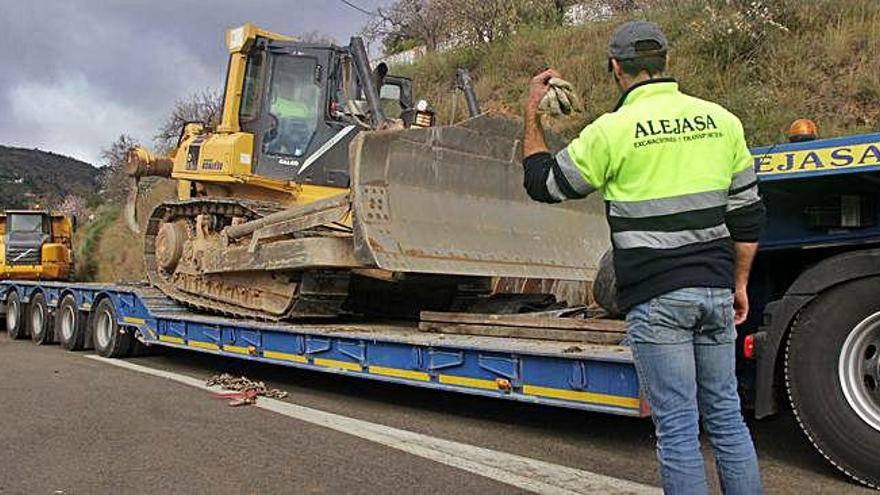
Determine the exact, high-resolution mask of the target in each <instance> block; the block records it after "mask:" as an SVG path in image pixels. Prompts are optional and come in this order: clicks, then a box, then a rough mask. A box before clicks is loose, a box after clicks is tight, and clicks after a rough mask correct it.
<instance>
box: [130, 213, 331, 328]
mask: <svg viewBox="0 0 880 495" xmlns="http://www.w3.org/2000/svg"><path fill="white" fill-rule="evenodd" d="M282 209H284V208H283V206H281V205H279V204H276V203H271V202H265V201H249V200H236V199H226V198H199V199H190V200H182V201H169V202H165V203H162V204H160V205H159V206H157V207H156V208H155V209H154V210H153V213H152V214H151V216H150V218H149V220H148V222H147V228H146V232H145V236H144V263H145V265H146V271H147V276H148V277H149V279H150V282H152V283H153V284H154V285H155V286H156V287H158V288H159V289H160V290H161V291H162V292H163V293H165V294H166V295H167V296H168V297H171V298H172V299H174V300H175V301H177V302H179V303H181V304H184V305H186V306H188V307H190V308H193V309H195V310H198V311H203V312H209V313H215V314H220V315H223V316H228V317H237V318H249V319H257V320H263V321H280V320H284V319H288V318H290V317H291V316H295V315H293V314H291V313H292V312H293V310H294V306H295V303H296V302H297V300H298V296H296V297H294V298H292V299H291V301H290V304H289V307H288V309H289V310H288V311H287V312H285V313H284V314H280V315H271V314H267V313H265V312H262V311H257V310H253V309H249V308H246V307H243V306H240V305H237V304H232V303H229V302H224V301H221V300H218V299H215V298H212V297H205V296H200V295H196V294H193V293H192V292H188V291H185V290H182V289H180V288H179V287H177V286H175V284H174V282H173V281H171V280H169V279H167V278H165V277H163V276H162V275H161V274H160V268H159V266H158V264H157V261H156V249H155V243H156V236H157V234H158V232H159V228H160V226H161V225H162V224H163V223H164V222H168V221H172V220H175V219H187V220H190V221H191V220H192V219H194V218H195V217H196V216H198V215H202V214H212V215H221V216H229V217H241V218H244V219H245V220H246V221H252V220H256V219H258V218H261V217H264V216H266V215H270V214H272V213H275V212H278V211H280V210H282ZM189 228H192V227H191V226H190V227H189ZM211 283H212V284H213V285H215V286H217V285H223V284H222V282H218V281H216V280H215V281H212V282H211ZM228 289H229V290H235V289H237V287H234V286H231V285H228ZM219 290H222V288H221V289H219ZM342 299H344V297H343V298H342ZM324 302H325V303H327V304H329V305H333V304H336V305H338V304H341V299H339V298H337V299H336V300H330V299H326V296H325V300H324Z"/></svg>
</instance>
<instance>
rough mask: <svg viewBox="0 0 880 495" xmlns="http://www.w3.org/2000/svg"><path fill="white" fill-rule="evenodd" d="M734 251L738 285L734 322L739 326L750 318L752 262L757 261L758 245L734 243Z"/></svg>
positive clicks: (736, 282)
mask: <svg viewBox="0 0 880 495" xmlns="http://www.w3.org/2000/svg"><path fill="white" fill-rule="evenodd" d="M733 249H734V262H733V280H734V282H735V284H736V289H735V290H734V294H733V303H734V317H733V322H734V323H735V324H737V325H739V324H741V323H742V322H744V321H746V318H748V316H749V295H748V286H749V272H751V271H752V262H753V261H754V260H755V253H757V252H758V243H757V242H734V243H733Z"/></svg>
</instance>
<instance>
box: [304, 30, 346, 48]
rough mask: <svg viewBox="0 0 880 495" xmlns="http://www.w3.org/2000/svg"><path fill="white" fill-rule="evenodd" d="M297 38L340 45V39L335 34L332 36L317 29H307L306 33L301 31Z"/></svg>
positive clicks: (319, 43) (323, 43)
mask: <svg viewBox="0 0 880 495" xmlns="http://www.w3.org/2000/svg"><path fill="white" fill-rule="evenodd" d="M296 39H297V40H299V41H302V42H303V43H315V44H318V45H338V44H339V41H337V40H336V38H334V37H333V36H330V35H329V34H327V33H322V32H321V31H318V30H317V29H313V30H311V31H307V32H305V33H301V34H300V35H299V36H297V37H296Z"/></svg>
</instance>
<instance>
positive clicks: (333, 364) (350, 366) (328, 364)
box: [315, 358, 361, 371]
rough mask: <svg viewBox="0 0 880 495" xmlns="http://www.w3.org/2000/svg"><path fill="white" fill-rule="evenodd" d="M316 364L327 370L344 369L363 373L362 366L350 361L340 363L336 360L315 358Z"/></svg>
mask: <svg viewBox="0 0 880 495" xmlns="http://www.w3.org/2000/svg"><path fill="white" fill-rule="evenodd" d="M315 364H317V365H318V366H323V367H325V368H342V369H344V370H349V371H361V365H360V364H358V363H351V362H348V361H338V360H336V359H323V358H315Z"/></svg>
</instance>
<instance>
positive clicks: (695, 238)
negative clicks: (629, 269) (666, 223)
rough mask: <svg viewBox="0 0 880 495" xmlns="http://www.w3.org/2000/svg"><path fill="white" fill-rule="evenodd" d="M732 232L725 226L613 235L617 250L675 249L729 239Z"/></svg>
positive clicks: (633, 231) (617, 233)
mask: <svg viewBox="0 0 880 495" xmlns="http://www.w3.org/2000/svg"><path fill="white" fill-rule="evenodd" d="M729 236H730V232H728V231H727V226H726V225H724V224H721V225H716V226H714V227H709V228H707V229H699V230H680V231H678V232H653V231H647V230H632V231H628V232H615V233H613V234H611V238H612V240H613V241H614V247H615V248H617V249H633V248H651V249H674V248H678V247H682V246H687V245H688V244H696V243H698V242H708V241H714V240H716V239H723V238H725V237H729Z"/></svg>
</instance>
